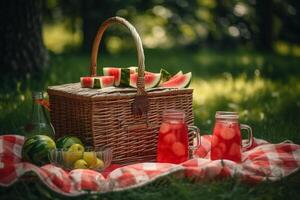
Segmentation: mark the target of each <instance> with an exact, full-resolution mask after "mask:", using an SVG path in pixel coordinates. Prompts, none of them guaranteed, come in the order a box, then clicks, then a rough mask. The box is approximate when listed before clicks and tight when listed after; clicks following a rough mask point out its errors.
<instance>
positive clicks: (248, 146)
mask: <svg viewBox="0 0 300 200" xmlns="http://www.w3.org/2000/svg"><path fill="white" fill-rule="evenodd" d="M240 127H241V130H246V131H247V133H248V142H247V143H246V144H245V146H244V145H243V144H242V150H243V151H244V150H247V149H249V148H250V147H251V146H252V143H253V134H252V128H251V127H250V126H249V125H246V124H240Z"/></svg>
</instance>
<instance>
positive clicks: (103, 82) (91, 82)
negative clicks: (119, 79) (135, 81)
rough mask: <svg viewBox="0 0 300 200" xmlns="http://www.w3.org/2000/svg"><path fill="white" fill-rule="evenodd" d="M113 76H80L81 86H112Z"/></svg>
mask: <svg viewBox="0 0 300 200" xmlns="http://www.w3.org/2000/svg"><path fill="white" fill-rule="evenodd" d="M114 82H115V77H114V76H97V77H81V78H80V83H81V87H83V88H105V87H109V86H113V85H114Z"/></svg>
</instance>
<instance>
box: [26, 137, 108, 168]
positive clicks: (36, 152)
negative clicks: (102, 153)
mask: <svg viewBox="0 0 300 200" xmlns="http://www.w3.org/2000/svg"><path fill="white" fill-rule="evenodd" d="M55 149H57V152H60V153H61V154H62V155H61V157H62V162H63V163H60V164H62V165H63V166H65V167H66V168H69V169H101V168H103V166H104V162H103V160H101V158H98V157H97V153H96V152H95V151H86V150H85V148H84V146H83V143H82V142H81V140H80V139H79V138H77V137H74V136H64V137H61V138H59V139H58V140H57V141H56V143H55V142H54V141H53V140H52V139H51V138H50V137H48V136H45V135H35V136H33V137H30V138H28V139H26V141H25V143H24V145H23V149H22V157H23V159H24V160H25V161H28V162H31V163H34V164H36V165H39V166H40V165H44V164H47V163H49V162H50V161H49V156H48V153H49V151H53V150H55Z"/></svg>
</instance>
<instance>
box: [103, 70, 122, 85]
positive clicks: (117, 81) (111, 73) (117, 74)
mask: <svg viewBox="0 0 300 200" xmlns="http://www.w3.org/2000/svg"><path fill="white" fill-rule="evenodd" d="M103 75H104V76H113V77H115V85H119V84H120V79H121V68H120V67H104V68H103Z"/></svg>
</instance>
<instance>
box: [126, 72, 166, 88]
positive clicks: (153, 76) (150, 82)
mask: <svg viewBox="0 0 300 200" xmlns="http://www.w3.org/2000/svg"><path fill="white" fill-rule="evenodd" d="M160 77H161V74H160V73H152V72H150V73H149V72H147V73H145V76H144V80H145V89H148V88H153V87H156V86H157V85H158V84H159V82H160ZM137 78H138V73H134V74H130V86H131V87H134V88H136V87H137V86H136V83H137Z"/></svg>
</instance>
